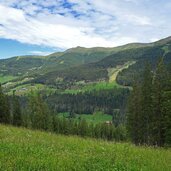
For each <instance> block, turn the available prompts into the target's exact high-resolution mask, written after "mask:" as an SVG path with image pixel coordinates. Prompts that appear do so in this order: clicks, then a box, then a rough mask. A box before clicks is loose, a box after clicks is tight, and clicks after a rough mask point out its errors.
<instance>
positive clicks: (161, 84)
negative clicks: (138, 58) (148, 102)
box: [153, 58, 168, 146]
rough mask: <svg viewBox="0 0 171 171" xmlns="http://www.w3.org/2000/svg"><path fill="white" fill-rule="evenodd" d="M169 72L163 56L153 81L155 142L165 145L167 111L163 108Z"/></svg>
mask: <svg viewBox="0 0 171 171" xmlns="http://www.w3.org/2000/svg"><path fill="white" fill-rule="evenodd" d="M167 79H168V77H167V72H166V69H165V66H164V62H163V58H161V59H160V60H159V62H158V65H157V69H156V72H155V76H154V82H153V87H154V88H153V89H154V92H153V109H154V115H153V144H155V145H158V146H163V145H164V141H165V140H164V139H165V112H164V110H163V107H164V106H163V101H165V99H164V96H163V95H164V91H165V88H166V86H167Z"/></svg>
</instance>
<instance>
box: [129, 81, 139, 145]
mask: <svg viewBox="0 0 171 171" xmlns="http://www.w3.org/2000/svg"><path fill="white" fill-rule="evenodd" d="M128 101H129V103H128V114H127V128H128V130H129V134H130V138H131V140H132V141H133V143H135V144H137V145H138V144H141V143H142V120H141V112H142V106H141V86H140V85H139V84H138V83H136V84H135V85H134V87H133V91H132V93H131V96H130V98H129V100H128Z"/></svg>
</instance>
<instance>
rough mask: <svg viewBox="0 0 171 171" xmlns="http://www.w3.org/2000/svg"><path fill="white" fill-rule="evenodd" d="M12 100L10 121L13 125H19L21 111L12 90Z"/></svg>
mask: <svg viewBox="0 0 171 171" xmlns="http://www.w3.org/2000/svg"><path fill="white" fill-rule="evenodd" d="M12 101H13V105H12V114H13V119H12V123H13V125H15V126H21V125H22V113H21V108H20V103H19V100H18V97H17V96H16V95H15V92H13V99H12Z"/></svg>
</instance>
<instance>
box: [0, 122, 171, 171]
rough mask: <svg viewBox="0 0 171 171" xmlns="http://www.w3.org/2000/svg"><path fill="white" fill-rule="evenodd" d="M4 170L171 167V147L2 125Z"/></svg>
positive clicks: (158, 170) (159, 170) (154, 170)
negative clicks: (109, 140) (104, 139)
mask: <svg viewBox="0 0 171 171" xmlns="http://www.w3.org/2000/svg"><path fill="white" fill-rule="evenodd" d="M0 170H2V171H8V170H9V171H10V170H11V171H12V170H16V171H20V170H23V171H25V170H29V171H37V170H41V171H48V170H49V171H64V170H67V171H70V170H71V171H72V170H74V171H77V170H78V171H85V170H91V171H93V170H98V171H100V170H101V171H170V170H171V150H170V149H154V148H150V147H135V146H134V145H131V144H126V143H125V144H122V143H111V142H105V141H100V140H98V141H97V140H92V139H82V138H79V137H74V136H72V137H67V136H61V135H54V134H50V133H44V132H40V131H31V130H27V129H23V128H14V127H11V126H4V125H0Z"/></svg>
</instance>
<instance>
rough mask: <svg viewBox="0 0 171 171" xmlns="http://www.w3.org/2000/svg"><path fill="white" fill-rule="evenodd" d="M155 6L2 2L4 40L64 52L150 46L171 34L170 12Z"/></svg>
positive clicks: (125, 0) (126, 1)
mask: <svg viewBox="0 0 171 171" xmlns="http://www.w3.org/2000/svg"><path fill="white" fill-rule="evenodd" d="M152 1H153V0H152ZM152 1H149V0H139V1H138V0H122V1H121V0H112V1H111V0H93V1H88V0H85V1H82V0H68V2H70V3H72V5H70V4H66V5H70V7H67V6H66V7H64V4H63V3H64V1H62V0H0V37H1V38H8V39H14V40H17V41H20V42H23V43H29V44H36V45H45V46H50V47H56V48H62V49H65V48H71V47H74V46H85V47H93V46H108V47H111V46H117V45H121V44H126V43H130V42H135V41H136V42H138V41H139V42H150V41H151V40H153V39H154V37H158V38H162V37H166V36H169V35H170V34H171V24H170V22H169V20H170V17H171V13H170V10H169V9H168V8H169V7H168V6H167V5H166V3H165V4H164V5H163V8H162V3H160V1H159V0H156V3H155V6H151V3H152ZM165 2H166V1H165ZM157 4H158V5H157ZM147 5H149V6H148V7H147ZM165 9H167V10H165ZM156 11H157V13H156ZM4 14H5V15H4Z"/></svg>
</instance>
